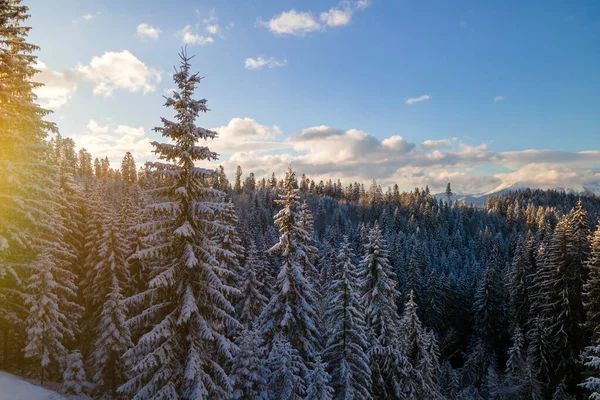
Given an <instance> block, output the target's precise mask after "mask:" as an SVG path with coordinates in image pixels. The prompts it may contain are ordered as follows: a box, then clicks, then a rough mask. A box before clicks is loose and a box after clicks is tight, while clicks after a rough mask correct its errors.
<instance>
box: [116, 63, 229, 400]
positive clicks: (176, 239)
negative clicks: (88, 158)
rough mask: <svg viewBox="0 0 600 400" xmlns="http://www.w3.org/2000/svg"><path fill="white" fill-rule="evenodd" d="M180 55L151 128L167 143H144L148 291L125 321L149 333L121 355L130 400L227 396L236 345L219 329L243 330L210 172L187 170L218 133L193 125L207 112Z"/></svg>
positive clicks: (206, 153) (207, 154) (207, 155)
mask: <svg viewBox="0 0 600 400" xmlns="http://www.w3.org/2000/svg"><path fill="white" fill-rule="evenodd" d="M180 57H181V66H180V68H179V69H178V70H177V71H176V73H175V74H174V75H173V79H174V81H175V83H176V84H177V87H178V90H177V91H174V93H173V95H172V97H168V98H167V100H166V102H165V106H166V107H172V108H173V109H174V110H175V113H176V115H175V118H176V121H170V120H168V119H166V118H162V123H163V126H162V127H158V128H155V130H156V131H157V132H160V133H161V134H162V135H163V136H164V137H166V138H168V139H169V140H170V142H166V143H158V142H153V143H152V145H153V146H154V148H155V150H154V151H155V152H156V153H157V154H158V155H159V158H160V161H158V162H154V163H151V164H150V166H151V168H150V169H149V172H150V173H151V174H152V175H154V176H155V177H156V178H157V180H156V182H158V183H159V185H160V186H159V187H155V188H153V189H151V194H152V195H153V196H154V199H155V202H154V203H152V204H148V205H147V207H146V208H147V209H148V210H149V211H150V212H152V213H153V219H152V220H151V221H150V222H147V223H145V224H143V225H142V226H141V227H140V228H141V229H142V230H143V231H144V232H146V233H147V236H146V237H145V239H144V240H145V243H146V244H147V246H148V247H147V248H144V249H143V250H141V251H140V252H139V253H138V256H139V257H140V258H141V259H143V260H145V261H146V262H147V264H148V266H149V269H150V281H149V284H148V286H149V289H148V290H146V291H145V292H142V293H140V294H139V295H136V296H134V297H132V298H131V299H129V300H128V303H131V304H136V303H138V304H139V303H142V304H143V305H144V306H143V307H142V308H141V309H142V311H141V313H140V314H139V315H138V316H136V317H134V318H132V319H131V320H130V323H131V325H132V326H133V327H135V326H136V325H141V326H150V327H151V328H150V329H149V330H148V331H147V332H146V333H145V334H143V335H142V336H141V337H140V339H139V340H138V341H137V343H136V344H135V347H134V348H133V349H131V350H129V351H128V352H127V353H126V354H125V358H126V359H127V360H128V361H129V365H130V368H131V373H132V378H131V379H130V380H129V381H128V382H127V383H125V384H124V385H122V386H121V387H120V388H119V392H121V393H124V394H127V395H129V396H130V398H133V399H148V398H180V399H208V398H226V397H228V396H229V395H230V394H231V391H232V388H231V384H230V379H229V374H228V372H227V369H226V365H227V364H228V363H229V362H230V361H231V359H232V357H233V353H234V351H235V349H236V347H237V346H235V344H234V343H233V342H232V341H231V340H230V339H229V338H228V336H227V333H228V332H231V330H232V329H233V330H235V329H239V328H241V325H240V324H239V322H238V321H237V320H236V319H235V318H234V316H233V315H234V308H233V306H232V305H231V302H230V298H231V297H232V296H233V295H235V294H236V293H237V290H236V289H235V288H232V287H230V286H228V285H227V284H226V281H227V280H229V279H231V275H232V274H231V272H230V271H228V270H226V269H224V268H223V266H222V263H221V260H223V259H225V258H226V257H227V254H226V251H225V250H223V249H222V248H221V247H219V245H218V244H216V243H215V242H214V241H213V238H214V237H217V236H218V235H219V234H222V233H223V232H224V231H225V230H226V227H225V225H224V224H223V223H222V222H221V221H219V220H218V216H219V215H220V214H221V212H222V211H223V210H224V208H225V204H224V202H223V201H222V198H223V196H224V194H223V192H220V191H218V190H215V189H212V188H210V187H209V179H208V176H209V175H211V174H212V173H213V171H212V170H208V169H204V168H199V167H196V166H195V162H199V161H210V160H214V159H216V158H217V154H216V153H213V152H211V151H210V150H209V149H208V147H205V146H199V145H198V142H199V141H200V140H202V139H204V140H206V139H212V138H214V137H215V136H216V135H217V133H216V132H213V131H210V130H207V129H204V128H200V127H198V126H196V125H195V120H196V118H197V116H198V113H200V112H206V111H208V108H207V106H206V100H205V99H202V100H195V99H193V98H192V96H193V94H194V89H195V88H196V85H197V84H198V83H199V82H200V80H201V78H200V77H199V76H198V74H192V73H191V72H190V60H191V58H192V57H188V56H187V54H186V53H185V51H184V52H182V54H181V55H180ZM144 324H147V325H144Z"/></svg>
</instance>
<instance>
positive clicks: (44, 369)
mask: <svg viewBox="0 0 600 400" xmlns="http://www.w3.org/2000/svg"><path fill="white" fill-rule="evenodd" d="M45 372H46V368H44V367H43V366H42V372H41V375H42V376H41V379H40V385H42V386H44V373H45Z"/></svg>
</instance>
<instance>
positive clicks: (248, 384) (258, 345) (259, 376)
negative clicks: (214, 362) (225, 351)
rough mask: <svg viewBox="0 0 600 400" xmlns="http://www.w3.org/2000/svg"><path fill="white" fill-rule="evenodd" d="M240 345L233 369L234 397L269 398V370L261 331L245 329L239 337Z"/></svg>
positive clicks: (253, 399)
mask: <svg viewBox="0 0 600 400" xmlns="http://www.w3.org/2000/svg"><path fill="white" fill-rule="evenodd" d="M238 347H239V351H238V352H237V353H236V355H235V358H234V359H233V366H232V370H231V382H232V385H233V398H234V399H240V400H242V399H243V400H268V399H269V396H268V388H267V379H268V377H269V370H268V366H267V354H266V348H265V347H264V345H263V340H262V338H261V336H260V332H259V331H258V330H257V329H255V328H252V329H244V330H243V331H242V333H241V334H240V336H239V338H238Z"/></svg>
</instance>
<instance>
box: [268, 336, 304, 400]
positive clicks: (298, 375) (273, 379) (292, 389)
mask: <svg viewBox="0 0 600 400" xmlns="http://www.w3.org/2000/svg"><path fill="white" fill-rule="evenodd" d="M268 367H269V380H268V382H269V384H268V388H269V399H272V400H275V399H277V400H303V399H304V396H305V395H306V382H305V376H306V375H307V369H306V366H305V364H304V361H303V360H302V357H300V354H298V351H297V350H296V349H294V348H293V347H292V345H291V344H290V343H289V342H288V341H287V340H286V339H285V337H283V336H282V335H280V334H278V335H276V336H275V338H274V339H273V346H272V349H271V352H270V353H269V359H268Z"/></svg>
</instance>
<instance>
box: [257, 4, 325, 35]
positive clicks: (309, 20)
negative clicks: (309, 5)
mask: <svg viewBox="0 0 600 400" xmlns="http://www.w3.org/2000/svg"><path fill="white" fill-rule="evenodd" d="M261 23H262V24H263V25H264V26H266V27H268V28H269V30H270V31H271V32H273V33H274V34H276V35H293V36H304V35H306V34H307V33H310V32H314V31H319V30H321V29H322V27H321V24H319V22H317V20H316V19H315V17H314V15H313V14H312V13H310V12H298V11H296V10H290V11H284V12H282V13H281V14H279V15H277V16H275V17H273V18H271V19H270V20H269V21H267V22H261Z"/></svg>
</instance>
